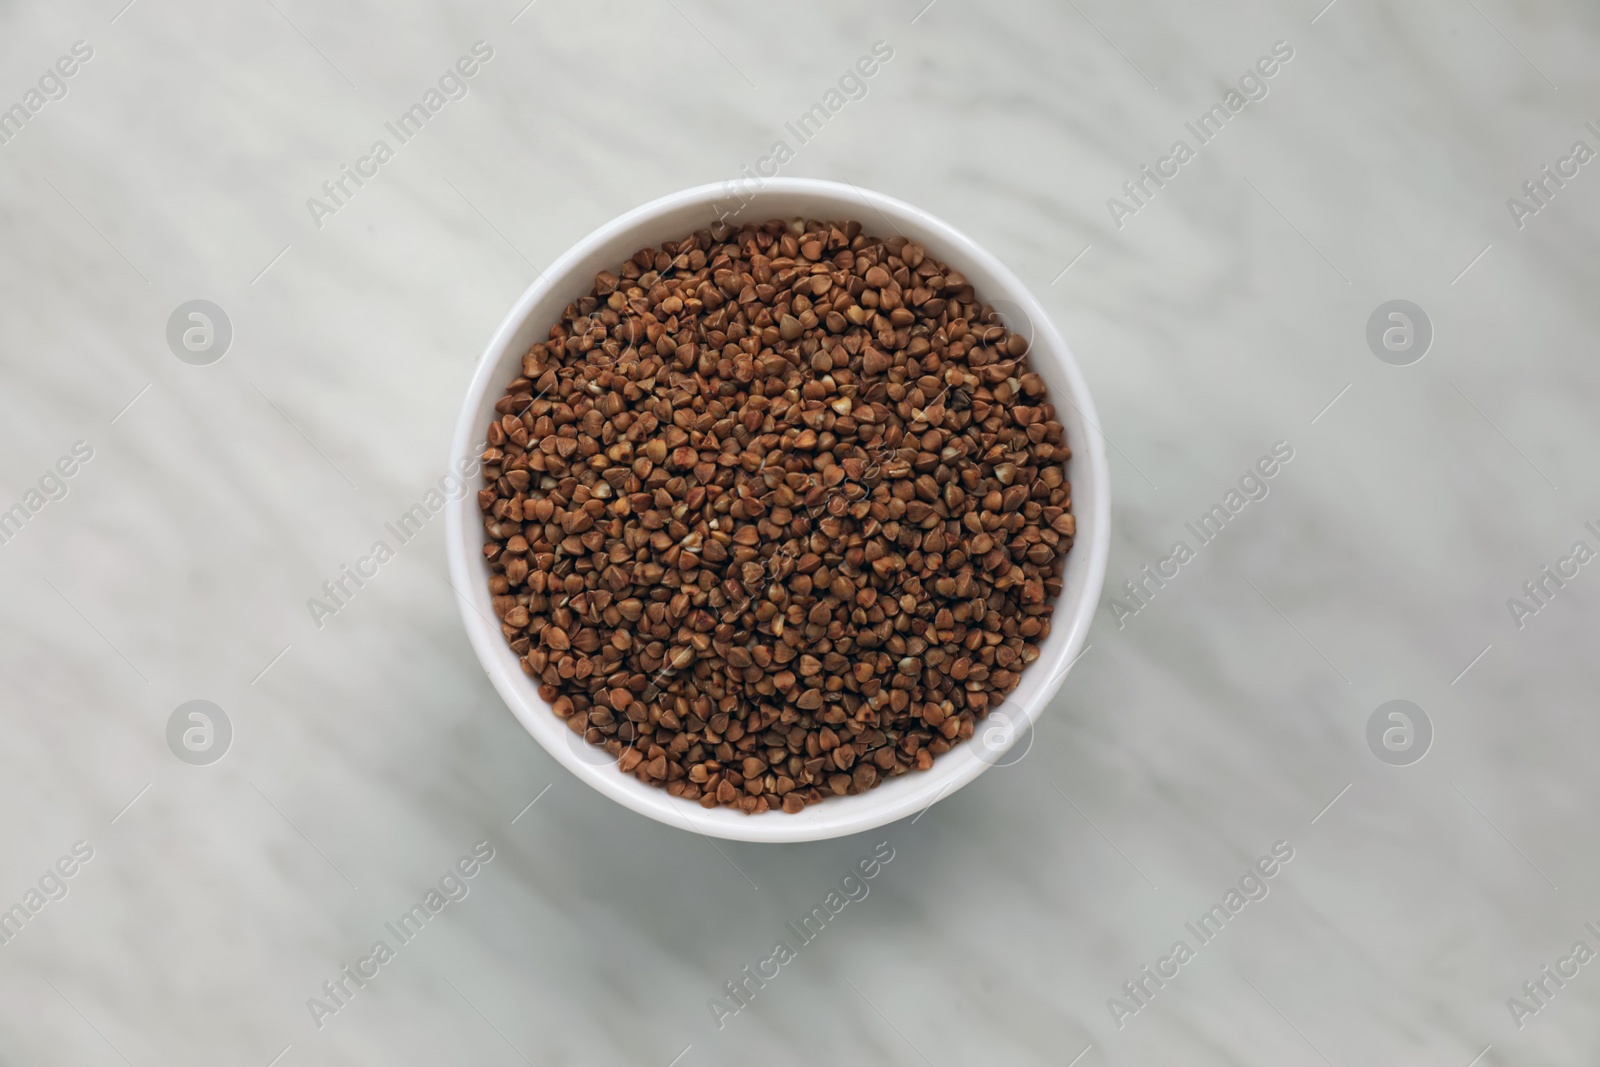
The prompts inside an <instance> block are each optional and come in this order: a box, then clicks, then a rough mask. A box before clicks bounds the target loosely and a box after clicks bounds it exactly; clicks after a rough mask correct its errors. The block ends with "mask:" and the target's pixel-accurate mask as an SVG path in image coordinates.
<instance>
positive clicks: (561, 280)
mask: <svg viewBox="0 0 1600 1067" xmlns="http://www.w3.org/2000/svg"><path fill="white" fill-rule="evenodd" d="M726 202H727V193H726V191H725V189H724V187H723V186H720V185H706V186H699V187H696V188H693V189H687V190H684V191H682V192H679V193H673V194H671V195H668V196H665V197H662V198H661V199H659V200H656V201H653V202H652V203H649V204H645V205H643V206H641V207H639V208H636V209H634V210H632V211H630V212H628V213H626V214H624V215H621V216H619V217H618V218H616V219H614V220H612V221H611V222H609V223H607V224H605V225H604V226H601V227H600V228H599V229H597V230H595V231H594V232H593V233H591V234H589V235H588V236H587V237H585V238H583V239H582V240H581V241H579V242H578V243H577V244H576V245H574V246H573V247H572V248H571V249H570V250H569V251H568V252H566V253H565V254H564V255H562V256H561V257H560V258H559V259H557V260H556V261H555V262H554V263H552V264H551V266H550V267H549V269H548V270H546V271H545V272H544V273H543V274H542V275H541V276H540V277H539V279H538V280H537V281H535V282H534V283H533V284H532V285H531V286H529V287H528V290H527V292H525V293H524V294H523V295H522V297H521V299H519V300H518V301H517V303H516V305H515V306H514V307H513V308H512V309H511V311H510V312H509V313H508V314H507V315H506V317H505V319H504V320H503V321H502V322H501V324H500V327H499V329H498V330H496V332H495V335H494V337H493V338H492V339H491V340H490V342H489V344H488V347H487V348H486V349H485V351H484V354H483V356H482V358H481V359H480V360H479V363H478V367H477V370H476V371H475V372H474V374H473V377H472V382H471V385H470V387H469V388H468V391H467V396H466V399H465V401H464V403H463V406H462V410H461V415H460V418H459V420H458V422H457V425H456V431H455V435H454V438H453V440H452V442H451V449H450V457H451V458H450V468H449V469H450V470H451V471H453V472H457V471H460V470H461V469H462V467H461V466H460V465H459V464H461V463H462V462H463V461H470V459H471V458H473V457H475V456H476V455H477V454H478V453H479V452H480V451H481V450H482V447H483V429H482V428H483V427H486V426H487V425H488V422H489V417H490V415H491V414H492V413H493V409H494V404H495V402H496V401H497V400H498V399H499V397H500V396H501V395H502V394H503V392H504V389H505V386H506V384H507V383H508V382H510V381H511V380H512V379H513V378H515V377H517V376H518V375H519V374H520V373H521V359H522V356H523V354H524V353H526V352H527V350H528V348H529V347H530V346H531V345H532V344H533V343H534V342H535V341H536V340H542V339H545V338H546V337H548V330H549V327H550V325H551V324H552V323H554V322H555V321H556V320H557V318H558V317H559V315H560V314H561V311H562V309H563V308H565V307H566V305H567V304H569V303H571V302H572V301H573V300H575V299H577V297H578V296H580V295H583V294H586V293H588V292H589V291H590V289H591V288H592V286H593V282H594V276H595V274H597V273H598V272H599V271H601V270H606V269H614V268H615V267H616V265H617V264H619V263H621V262H622V261H623V260H624V259H626V258H627V257H629V256H630V255H632V254H633V253H634V252H635V251H637V250H638V249H640V248H643V247H646V246H659V245H660V243H661V242H662V241H669V240H676V239H678V238H679V237H682V236H683V235H685V234H688V233H691V232H693V231H694V230H696V229H700V228H703V227H705V226H708V225H710V224H711V223H712V222H713V221H715V215H714V208H713V206H712V205H713V204H718V203H726ZM795 216H801V217H805V218H815V219H828V220H838V219H848V218H856V219H861V220H863V225H864V226H866V228H867V229H868V231H869V232H875V227H874V226H873V225H872V224H871V223H872V221H873V220H874V219H878V220H884V221H887V222H888V223H889V224H890V225H891V226H892V227H893V228H894V229H896V230H898V231H899V232H900V233H902V234H904V235H905V236H907V237H910V238H912V239H913V240H916V241H918V242H919V243H920V244H922V246H923V247H924V248H925V249H926V250H927V251H928V252H929V254H931V255H933V256H934V257H935V258H937V259H939V260H942V261H944V262H947V263H950V264H951V265H952V266H954V267H955V268H956V269H957V270H959V271H961V272H962V273H963V274H964V275H965V276H966V278H967V280H968V281H969V282H971V283H972V285H973V286H974V287H975V288H976V290H977V293H978V295H979V297H980V299H982V300H983V301H984V302H986V303H990V304H994V305H997V306H998V305H999V304H1000V302H1001V301H1009V302H1010V304H1011V306H1012V307H1014V308H1016V309H1019V310H1020V311H1021V312H1022V314H1024V315H1025V316H1027V318H1028V319H1029V320H1031V325H1032V327H1033V343H1032V347H1031V349H1030V350H1029V365H1030V368H1031V369H1032V370H1033V371H1035V372H1036V373H1038V374H1039V375H1040V376H1041V377H1043V378H1044V380H1045V383H1046V385H1047V387H1048V388H1049V392H1050V400H1051V402H1052V403H1053V404H1055V406H1056V409H1057V414H1056V417H1057V418H1058V419H1059V420H1060V421H1061V423H1062V424H1063V427H1064V428H1065V431H1066V435H1067V443H1068V445H1069V447H1071V449H1072V458H1071V459H1070V460H1068V466H1067V470H1068V478H1069V480H1070V481H1071V482H1072V500H1073V512H1074V514H1075V516H1076V518H1077V534H1076V537H1075V540H1074V544H1073V548H1072V550H1071V551H1070V552H1068V553H1067V556H1066V559H1065V563H1064V568H1063V587H1062V592H1061V595H1060V597H1058V598H1057V601H1056V608H1055V612H1054V614H1053V616H1052V620H1051V631H1050V636H1049V637H1048V638H1047V639H1046V641H1045V643H1044V644H1043V645H1042V646H1041V647H1040V655H1039V658H1038V659H1037V660H1036V661H1035V662H1034V663H1033V664H1031V665H1030V666H1029V667H1028V669H1027V670H1025V671H1023V672H1022V676H1021V680H1020V681H1019V683H1018V685H1017V688H1016V689H1015V690H1013V691H1012V693H1011V694H1010V695H1009V696H1008V697H1007V698H1006V702H1005V704H1004V705H1002V706H1005V707H1009V708H1012V709H1015V710H1017V711H1020V712H1021V713H1022V714H1023V715H1025V716H1026V718H1027V720H1028V723H1029V725H1030V727H1031V726H1032V725H1033V724H1034V723H1036V722H1037V720H1038V717H1039V715H1040V713H1041V712H1042V711H1043V709H1044V707H1045V705H1046V704H1047V703H1048V702H1049V700H1050V698H1051V697H1052V696H1053V695H1054V694H1055V692H1056V690H1057V689H1058V688H1060V685H1061V683H1062V681H1063V680H1064V679H1065V677H1066V674H1067V671H1068V669H1070V667H1071V665H1072V664H1073V663H1075V662H1076V659H1077V657H1079V656H1080V655H1081V653H1082V651H1083V649H1084V648H1085V647H1086V640H1087V635H1088V631H1089V627H1090V624H1091V622H1092V620H1093V617H1094V612H1095V610H1096V608H1097V606H1098V603H1099V597H1100V590H1101V586H1102V583H1103V581H1104V577H1105V569H1106V558H1107V554H1108V551H1109V546H1110V485H1109V474H1108V471H1107V467H1106V457H1105V448H1104V443H1103V440H1102V436H1101V434H1100V433H1099V430H1098V426H1099V420H1098V417H1097V415H1096V412H1095V407H1094V402H1093V400H1092V398H1091V397H1090V395H1089V390H1088V386H1087V384H1086V383H1085V381H1084V380H1083V375H1082V373H1081V372H1080V371H1079V369H1078V366H1077V363H1076V362H1075V361H1074V360H1073V358H1072V355H1071V352H1070V351H1069V349H1068V348H1067V345H1066V342H1065V341H1064V340H1063V339H1062V338H1061V336H1060V334H1059V333H1058V332H1057V331H1056V329H1055V326H1054V325H1053V324H1052V323H1051V321H1050V319H1049V316H1048V315H1046V313H1045V311H1044V309H1043V308H1042V307H1041V306H1040V305H1039V303H1038V301H1037V300H1036V299H1035V298H1034V297H1033V295H1032V294H1031V293H1030V292H1029V291H1028V290H1027V288H1026V287H1025V286H1024V285H1023V284H1022V282H1021V281H1020V280H1019V279H1018V278H1017V277H1016V276H1015V275H1014V274H1012V273H1011V271H1010V270H1008V269H1007V268H1006V267H1005V266H1004V265H1003V264H1001V263H1000V261H999V260H998V259H996V258H995V257H994V256H992V255H991V254H990V253H988V252H987V251H985V250H984V249H983V248H982V247H981V246H979V245H978V244H977V243H976V242H974V241H972V240H971V239H970V238H968V237H966V236H965V235H964V234H962V233H960V232H959V231H957V230H956V229H954V228H953V227H951V226H950V225H949V224H947V223H945V222H943V221H942V220H940V219H938V218H936V217H934V216H933V215H930V214H928V213H927V212H925V211H923V210H921V209H920V208H916V207H913V206H912V205H910V204H906V203H904V202H902V201H899V200H895V199H893V198H891V197H887V196H884V195H882V194H880V193H874V192H870V191H867V190H862V189H859V188H857V187H855V186H853V185H844V184H840V183H835V182H827V181H818V180H813V179H805V178H776V179H772V180H770V181H768V182H767V183H766V184H765V185H764V186H762V187H761V189H760V190H759V191H758V192H757V193H756V194H755V196H754V200H753V201H752V202H750V203H749V204H748V205H747V206H746V208H745V209H744V210H743V211H742V212H740V215H739V217H738V219H737V220H735V221H744V220H747V219H748V220H756V221H765V220H766V219H770V218H785V219H787V218H793V217H795ZM1007 325H1008V326H1009V327H1011V328H1017V327H1018V326H1021V325H1022V324H1021V323H1013V322H1009V321H1008V323H1007ZM473 481H475V479H474V480H473ZM446 512H447V514H446V551H447V553H448V557H449V567H450V577H451V580H452V581H453V582H454V584H455V586H456V590H457V593H458V599H459V600H460V601H461V604H460V610H461V617H462V621H463V623H464V625H465V626H466V629H467V635H468V638H469V639H470V641H471V642H472V646H473V650H474V651H475V652H476V653H477V656H478V659H479V661H480V663H481V664H482V666H483V669H484V672H485V674H487V675H488V677H489V680H490V681H491V682H492V683H493V685H494V687H495V689H496V690H497V691H498V692H499V693H500V696H501V698H502V699H503V700H504V701H505V703H506V706H507V707H509V708H510V709H511V711H512V713H513V714H514V715H516V717H517V719H518V720H519V721H520V722H521V723H522V725H523V727H524V728H526V729H527V731H528V733H530V734H532V735H533V737H534V739H535V740H536V741H538V742H539V743H540V744H541V745H543V746H544V748H545V750H546V751H548V752H549V753H550V754H551V755H552V756H554V757H555V758H556V760H557V761H559V762H560V763H561V764H562V765H564V766H565V767H566V768H567V769H568V770H570V771H571V772H572V773H573V774H575V775H576V776H577V777H578V778H580V779H582V780H583V781H584V782H586V783H587V784H588V785H591V786H593V787H594V788H595V789H597V790H599V791H600V792H601V793H604V794H605V795H606V796H608V797H610V798H611V799H613V800H615V801H617V802H618V803H620V804H623V805H625V806H626V807H629V808H631V809H633V810H634V811H637V812H639V813H640V814H643V815H647V816H649V817H650V818H653V819H656V820H658V821H660V822H664V823H666V824H668V825H669V826H676V827H678V828H680V829H689V830H694V831H696V832H699V833H703V834H707V835H709V836H712V837H719V838H725V839H729V840H735V841H769V842H796V841H817V840H825V839H828V838H833V837H841V836H845V835H847V834H853V833H861V832H864V831H866V830H870V829H873V828H875V827H878V826H882V825H884V824H886V823H890V822H894V821H895V820H898V819H901V818H904V817H905V816H907V815H911V814H914V813H916V812H918V811H921V810H923V809H925V808H926V807H928V806H929V805H930V804H932V803H933V802H935V801H936V800H939V799H942V798H944V797H947V796H949V795H950V794H952V793H954V792H955V791H956V790H957V789H959V788H961V787H962V786H964V785H966V784H967V783H968V782H970V781H972V780H973V779H974V778H976V777H977V776H978V775H979V774H981V773H982V772H983V771H984V770H985V769H987V768H988V766H989V765H990V764H989V763H988V762H986V761H985V760H984V759H981V758H980V757H979V756H978V754H977V753H976V752H975V751H974V750H973V747H972V744H971V743H966V744H962V745H959V746H957V747H956V748H954V749H952V750H951V751H950V752H948V753H946V754H945V755H943V756H940V757H939V758H938V759H937V760H935V762H934V765H933V767H932V768H931V769H930V770H927V771H921V772H913V773H910V774H904V775H901V776H899V777H896V778H889V779H885V780H883V781H882V782H881V783H880V784H879V785H878V786H877V787H876V788H874V789H871V790H868V791H867V792H865V793H862V794H860V795H858V796H853V797H834V798H830V799H828V800H826V801H824V802H823V803H820V804H813V805H810V806H808V807H807V808H806V809H805V810H804V811H802V812H800V813H798V814H795V815H785V814H783V813H781V812H768V813H766V814H763V815H754V816H751V815H745V814H743V813H742V812H737V811H733V810H730V809H727V808H715V809H706V808H702V807H700V805H699V804H698V803H697V802H695V801H688V800H683V799H681V798H678V797H673V796H671V795H669V794H668V793H667V792H666V790H664V789H659V788H657V787H655V786H649V785H645V784H644V783H643V782H640V781H638V780H637V779H635V778H634V777H633V776H631V775H627V774H623V773H622V772H621V771H620V770H618V769H617V767H616V766H615V764H614V763H605V764H600V765H596V764H592V763H589V762H586V761H585V760H584V759H582V758H581V757H580V756H579V755H578V753H577V751H575V749H574V747H573V746H572V744H571V742H570V740H569V737H570V738H572V739H575V738H576V735H575V734H573V733H572V731H571V730H570V729H569V728H568V726H567V725H566V723H565V722H564V721H563V720H561V719H560V718H558V717H557V716H556V715H555V713H554V712H553V711H551V710H550V706H549V705H548V704H547V703H546V702H545V701H543V700H541V699H540V697H539V695H538V690H537V683H536V682H534V680H533V679H531V678H529V677H528V676H527V675H525V674H524V673H523V672H522V668H521V666H520V665H519V663H518V658H517V656H516V655H515V654H514V653H513V652H512V651H511V649H510V648H509V646H508V645H507V643H506V641H505V639H504V637H502V635H501V633H500V628H499V624H498V623H497V622H495V621H493V619H494V613H493V607H492V604H491V601H490V595H489V591H488V578H489V573H490V572H489V569H488V565H487V564H486V563H485V562H484V559H483V554H482V535H481V533H480V532H479V531H481V529H482V520H481V518H480V512H479V511H478V505H477V491H476V487H475V486H473V485H472V484H471V483H469V491H468V492H467V493H466V494H465V495H464V496H463V497H462V498H461V499H460V500H458V501H450V502H449V503H448V504H447V505H446ZM469 530H470V531H472V535H471V537H470V538H469V537H468V531H469ZM1024 732H1025V731H1017V736H1019V737H1020V736H1021V735H1022V734H1023V733H1024ZM563 735H568V736H563Z"/></svg>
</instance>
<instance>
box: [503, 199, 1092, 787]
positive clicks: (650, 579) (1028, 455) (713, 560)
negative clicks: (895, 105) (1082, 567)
mask: <svg viewBox="0 0 1600 1067" xmlns="http://www.w3.org/2000/svg"><path fill="white" fill-rule="evenodd" d="M1027 347H1028V345H1027V341H1026V339H1025V338H1024V337H1022V336H1021V335H1020V334H1017V333H1013V332H1011V331H1009V330H1007V329H1006V328H1005V327H1004V326H1003V325H1002V324H1001V321H1000V318H999V316H998V315H997V314H996V313H995V312H994V310H993V308H991V307H989V306H988V305H985V304H982V303H980V302H979V299H978V297H977V295H976V294H975V293H974V292H973V287H972V286H971V285H970V284H968V282H967V280H966V279H965V278H964V277H962V275H961V274H960V273H959V272H958V271H956V270H953V269H952V268H950V267H949V266H947V265H946V264H943V263H940V262H938V261H937V260H935V259H933V258H932V257H931V256H929V255H928V254H927V253H926V252H925V251H924V250H923V249H922V248H921V247H920V246H919V245H918V244H916V243H915V242H913V241H908V240H906V239H905V238H904V237H895V238H892V239H890V240H887V241H885V240H882V239H881V238H877V237H871V236H868V235H866V234H865V233H863V232H862V229H861V224H860V223H858V222H840V223H822V222H814V221H804V222H802V221H801V220H798V219H797V220H794V221H792V222H784V221H782V220H773V221H770V222H767V223H765V224H763V225H754V224H747V225H745V226H743V227H741V228H739V229H737V230H735V229H732V228H731V227H729V226H726V225H722V224H719V225H717V226H714V227H712V228H710V229H705V230H698V231H696V232H695V233H693V234H691V235H689V236H687V237H685V238H684V239H683V240H681V241H675V242H667V243H666V244H664V245H662V247H661V248H660V250H655V249H649V248H646V249H642V250H641V251H639V252H637V253H635V254H634V256H633V257H632V258H631V259H629V260H628V261H626V262H625V263H623V264H622V266H621V268H620V269H619V270H618V271H617V272H616V273H615V274H612V273H610V272H601V273H600V274H599V275H598V276H596V278H595V284H594V289H593V291H592V292H591V293H590V295H588V296H584V297H581V298H580V299H578V301H577V302H576V303H573V304H569V305H567V308H566V310H565V312H563V314H562V316H561V321H560V322H557V323H556V324H555V325H553V326H551V327H550V339H549V341H547V342H541V343H538V344H535V345H534V346H533V347H532V348H531V349H530V350H529V352H528V354H527V355H526V356H524V357H523V359H522V375H521V376H520V377H518V378H517V379H516V380H515V381H513V382H512V383H511V384H510V385H509V386H508V387H507V389H506V392H505V395H504V396H503V397H501V398H500V400H499V401H498V402H497V403H496V404H495V410H496V411H497V412H498V413H499V415H500V419H499V421H497V422H493V423H491V424H490V425H489V428H488V438H487V442H488V447H487V450H486V451H485V452H484V454H483V461H484V479H485V488H484V489H482V490H481V491H480V492H479V494H478V505H479V507H480V508H481V509H482V511H483V513H484V531H485V532H486V534H487V535H488V540H487V542H486V543H485V544H484V546H483V552H484V557H485V559H486V560H487V562H488V566H489V569H490V571H491V577H490V579H489V589H490V592H491V593H492V594H493V598H494V610H495V613H496V614H497V615H498V616H499V618H500V620H501V631H502V632H503V633H504V634H505V637H506V640H507V641H509V642H510V645H511V648H512V650H513V651H514V652H515V653H516V654H517V655H518V656H519V657H521V662H522V668H523V670H524V671H526V672H527V673H528V674H529V675H530V676H532V677H533V678H535V679H537V680H538V682H539V694H540V696H541V697H543V698H544V699H545V700H546V701H548V702H549V703H550V704H551V705H552V707H553V708H554V710H555V713H556V714H557V715H559V716H561V717H562V718H563V719H565V720H566V722H567V725H568V726H569V727H571V729H572V730H573V731H574V732H575V733H577V734H580V735H582V736H583V737H584V738H585V739H586V740H587V741H588V742H589V743H591V744H595V745H600V746H603V747H604V748H605V750H606V751H607V752H609V753H610V754H611V755H612V756H614V757H617V758H618V760H619V766H620V767H621V769H622V770H623V771H625V772H627V773H630V774H633V775H634V776H636V777H637V778H638V779H639V780H640V781H643V782H646V783H649V784H652V785H657V786H662V787H665V789H666V790H667V792H669V793H671V794H672V795H673V796H681V797H685V798H688V799H691V800H698V801H699V802H700V804H701V805H702V806H704V807H707V808H710V807H716V806H718V805H725V806H728V807H736V808H739V809H741V810H743V811H745V812H747V813H751V814H754V813H758V812H764V811H768V810H770V809H771V808H775V807H780V806H781V807H782V809H783V810H784V811H786V812H797V811H800V810H801V809H802V808H804V807H805V806H806V805H807V804H814V803H816V802H817V801H819V800H822V799H824V798H825V797H829V796H840V795H854V794H856V793H860V792H862V791H863V790H867V789H871V788H872V787H873V786H874V785H876V784H877V783H878V782H879V781H880V780H881V779H882V778H884V777H893V776H895V775H900V774H904V773H906V772H907V771H910V770H927V769H928V768H929V767H930V766H932V765H933V760H934V758H935V757H936V756H939V755H942V754H943V753H945V752H948V751H949V750H950V748H951V747H952V746H953V745H955V744H957V743H959V742H961V741H964V740H966V739H967V738H970V737H971V736H972V733H973V728H974V724H975V723H976V721H977V720H979V719H982V718H983V717H984V715H985V714H986V713H987V712H988V710H989V709H991V708H994V707H996V706H998V705H999V704H1000V702H1001V701H1002V700H1003V699H1004V697H1005V694H1006V693H1008V692H1010V691H1011V690H1012V689H1013V688H1014V687H1015V686H1016V684H1017V680H1018V677H1019V675H1020V673H1021V672H1022V670H1023V669H1024V668H1025V667H1027V665H1028V664H1029V663H1031V662H1033V661H1034V660H1035V659H1036V658H1037V657H1038V654H1039V653H1038V645H1039V643H1040V642H1041V641H1043V640H1044V638H1045V637H1046V636H1047V635H1048V634H1049V632H1050V612H1051V608H1052V605H1053V602H1054V600H1055V598H1056V596H1057V594H1059V593H1060V591H1061V561H1062V557H1063V555H1064V554H1065V553H1066V552H1067V550H1068V549H1069V548H1071V546H1072V539H1073V533H1074V522H1073V516H1072V512H1071V505H1072V499H1071V485H1070V484H1069V483H1068V481H1067V479H1066V477H1065V462H1066V460H1067V459H1068V457H1069V456H1070V455H1071V453H1070V451H1069V450H1068V448H1067V445H1066V442H1065V440H1064V439H1063V435H1062V429H1061V423H1060V422H1059V421H1057V419H1056V413H1055V409H1054V408H1053V407H1052V406H1051V404H1050V403H1049V402H1048V398H1047V397H1046V395H1045V386H1044V382H1043V381H1042V380H1041V379H1040V378H1039V376H1038V375H1037V374H1033V373H1030V372H1029V371H1028V369H1027V360H1026V358H1025V357H1026V352H1027Z"/></svg>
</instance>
